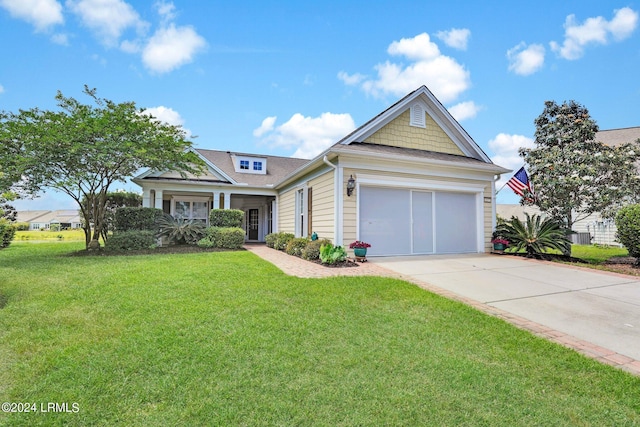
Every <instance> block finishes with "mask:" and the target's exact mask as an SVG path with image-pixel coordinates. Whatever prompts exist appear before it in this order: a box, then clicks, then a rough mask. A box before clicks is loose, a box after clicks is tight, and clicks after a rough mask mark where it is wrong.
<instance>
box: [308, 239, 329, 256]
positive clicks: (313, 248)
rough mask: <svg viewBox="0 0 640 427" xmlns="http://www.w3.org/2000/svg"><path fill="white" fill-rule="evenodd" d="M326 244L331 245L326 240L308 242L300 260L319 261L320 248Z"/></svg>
mask: <svg viewBox="0 0 640 427" xmlns="http://www.w3.org/2000/svg"><path fill="white" fill-rule="evenodd" d="M327 243H329V244H331V242H330V241H329V240H327V239H322V240H311V241H309V242H308V243H307V246H306V247H305V248H304V249H303V251H302V258H304V259H306V260H309V261H314V260H316V259H320V246H322V245H326V244H327Z"/></svg>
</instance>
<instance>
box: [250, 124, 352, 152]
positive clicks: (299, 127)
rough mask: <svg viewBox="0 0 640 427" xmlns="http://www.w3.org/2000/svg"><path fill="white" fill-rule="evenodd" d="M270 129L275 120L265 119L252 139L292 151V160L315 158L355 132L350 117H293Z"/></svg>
mask: <svg viewBox="0 0 640 427" xmlns="http://www.w3.org/2000/svg"><path fill="white" fill-rule="evenodd" d="M265 122H266V123H265ZM274 125H275V117H267V118H266V119H265V120H263V121H262V124H261V125H260V127H259V128H257V129H256V130H254V135H256V134H258V135H256V136H264V138H263V139H262V142H264V143H267V144H269V145H272V146H274V147H283V148H295V149H296V151H295V152H294V153H293V155H292V157H300V158H305V159H310V158H313V157H314V156H317V155H318V154H320V153H321V152H323V151H324V150H326V149H327V148H329V147H330V146H332V145H333V144H335V143H336V142H338V141H339V140H340V139H341V138H343V137H344V136H346V135H348V134H349V133H350V132H351V131H353V130H354V129H355V123H354V121H353V118H351V115H349V114H333V113H322V114H321V115H320V117H305V116H303V115H302V114H300V113H296V114H294V115H293V116H291V118H290V119H289V120H288V121H287V122H286V123H284V124H282V125H280V126H277V127H274Z"/></svg>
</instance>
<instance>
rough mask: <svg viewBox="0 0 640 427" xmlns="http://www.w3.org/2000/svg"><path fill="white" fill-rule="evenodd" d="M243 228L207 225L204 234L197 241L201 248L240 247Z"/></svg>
mask: <svg viewBox="0 0 640 427" xmlns="http://www.w3.org/2000/svg"><path fill="white" fill-rule="evenodd" d="M244 235H245V233H244V230H243V229H242V228H239V227H208V228H207V231H206V236H205V237H204V238H203V239H200V240H199V241H198V246H200V247H201V248H220V249H240V248H242V245H243V244H244Z"/></svg>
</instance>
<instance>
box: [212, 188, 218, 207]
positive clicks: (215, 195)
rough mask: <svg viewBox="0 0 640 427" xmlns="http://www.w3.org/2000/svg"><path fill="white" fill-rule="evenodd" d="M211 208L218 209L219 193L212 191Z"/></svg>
mask: <svg viewBox="0 0 640 427" xmlns="http://www.w3.org/2000/svg"><path fill="white" fill-rule="evenodd" d="M213 209H220V193H216V192H215V191H214V192H213Z"/></svg>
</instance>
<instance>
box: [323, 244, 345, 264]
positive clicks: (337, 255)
mask: <svg viewBox="0 0 640 427" xmlns="http://www.w3.org/2000/svg"><path fill="white" fill-rule="evenodd" d="M346 260H347V251H345V250H344V248H343V247H342V246H333V245H332V244H331V243H327V244H325V245H322V246H320V261H322V263H323V264H330V265H333V264H337V263H339V262H344V261H346Z"/></svg>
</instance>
